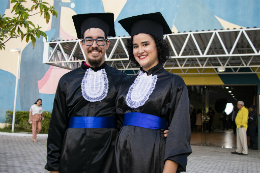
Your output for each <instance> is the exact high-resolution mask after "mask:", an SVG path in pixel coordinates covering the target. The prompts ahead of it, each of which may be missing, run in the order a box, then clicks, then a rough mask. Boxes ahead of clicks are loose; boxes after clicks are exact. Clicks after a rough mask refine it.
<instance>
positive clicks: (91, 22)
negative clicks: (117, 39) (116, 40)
mask: <svg viewBox="0 0 260 173" xmlns="http://www.w3.org/2000/svg"><path fill="white" fill-rule="evenodd" d="M72 19H73V22H74V26H75V29H76V32H77V36H78V38H82V37H83V34H84V32H85V31H86V30H87V29H89V28H100V29H102V30H103V31H104V32H105V34H106V36H113V37H114V36H116V33H115V27H114V14H113V13H88V14H78V15H74V16H72Z"/></svg>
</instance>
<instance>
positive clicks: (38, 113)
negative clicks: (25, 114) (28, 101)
mask: <svg viewBox="0 0 260 173" xmlns="http://www.w3.org/2000/svg"><path fill="white" fill-rule="evenodd" d="M42 112H43V109H42V99H38V100H37V101H36V102H35V103H34V104H33V105H32V106H31V108H30V113H29V122H32V134H33V136H32V138H33V142H37V141H36V138H37V134H38V133H40V131H41V129H42V120H43V116H42ZM36 129H37V130H36Z"/></svg>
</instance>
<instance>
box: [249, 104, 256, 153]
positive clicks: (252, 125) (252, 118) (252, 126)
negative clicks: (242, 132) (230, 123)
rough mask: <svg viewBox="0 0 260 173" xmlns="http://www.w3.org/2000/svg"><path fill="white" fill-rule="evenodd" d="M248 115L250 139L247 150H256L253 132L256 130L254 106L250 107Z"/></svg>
mask: <svg viewBox="0 0 260 173" xmlns="http://www.w3.org/2000/svg"><path fill="white" fill-rule="evenodd" d="M249 109H250V114H249V118H248V134H249V137H250V145H249V147H248V148H249V149H252V150H257V143H256V137H255V130H256V124H255V123H256V118H257V116H256V112H255V105H251V106H250V108H249Z"/></svg>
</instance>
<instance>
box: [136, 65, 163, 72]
mask: <svg viewBox="0 0 260 173" xmlns="http://www.w3.org/2000/svg"><path fill="white" fill-rule="evenodd" d="M162 68H163V65H162V64H161V63H158V64H157V65H156V66H154V67H152V68H150V69H149V70H148V71H145V70H143V68H142V67H141V68H140V71H142V72H144V73H146V74H147V75H151V74H155V73H157V72H158V71H159V70H161V69H162Z"/></svg>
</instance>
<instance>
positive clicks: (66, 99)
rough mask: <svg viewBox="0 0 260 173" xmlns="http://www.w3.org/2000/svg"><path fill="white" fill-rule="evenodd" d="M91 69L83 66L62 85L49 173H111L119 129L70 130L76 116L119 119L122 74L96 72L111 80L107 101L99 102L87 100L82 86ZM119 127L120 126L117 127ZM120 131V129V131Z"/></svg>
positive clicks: (50, 145) (56, 101)
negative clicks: (118, 103)
mask: <svg viewBox="0 0 260 173" xmlns="http://www.w3.org/2000/svg"><path fill="white" fill-rule="evenodd" d="M88 68H89V67H87V66H85V65H83V63H82V66H81V67H80V68H77V69H75V70H73V71H71V72H69V73H67V74H65V75H64V76H63V77H62V78H61V79H60V81H59V83H58V87H57V91H56V95H55V99H54V105H53V111H52V116H51V121H50V126H49V133H48V140H47V164H46V166H45V168H46V169H47V170H49V171H60V173H74V172H75V173H110V171H111V170H110V168H111V163H112V158H113V154H114V148H115V141H116V137H117V135H118V129H116V128H68V126H69V119H70V117H73V116H86V117H88V116H91V117H115V115H116V107H115V99H116V95H117V92H118V87H119V85H120V83H121V81H122V80H123V79H124V78H125V77H126V75H125V74H123V73H122V72H120V71H118V70H116V69H114V68H112V67H110V66H108V65H106V64H105V63H104V64H103V65H101V67H99V68H96V69H93V70H94V71H98V70H100V69H105V71H106V75H107V79H108V92H107V95H106V97H105V98H104V99H103V100H101V101H97V102H90V101H87V100H85V99H84V98H83V96H82V92H81V82H82V79H83V77H84V75H85V71H86V70H87V69H88ZM116 124H117V123H116ZM119 128H120V127H119Z"/></svg>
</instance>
